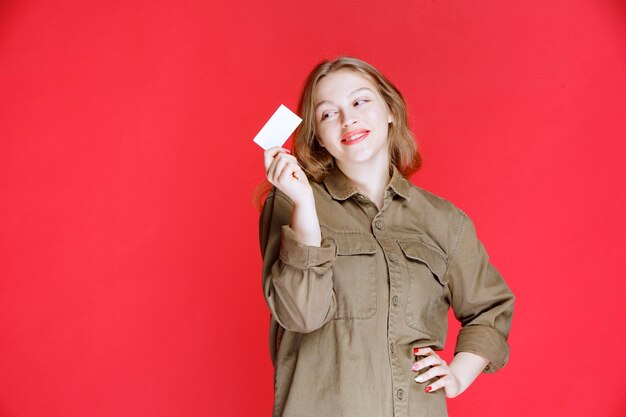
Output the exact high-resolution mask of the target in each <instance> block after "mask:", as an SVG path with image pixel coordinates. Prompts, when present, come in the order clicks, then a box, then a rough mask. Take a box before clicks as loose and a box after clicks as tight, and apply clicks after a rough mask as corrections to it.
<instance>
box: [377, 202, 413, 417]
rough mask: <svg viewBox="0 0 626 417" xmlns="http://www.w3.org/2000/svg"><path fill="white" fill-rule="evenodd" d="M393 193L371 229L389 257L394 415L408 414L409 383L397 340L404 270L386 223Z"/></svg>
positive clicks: (402, 415)
mask: <svg viewBox="0 0 626 417" xmlns="http://www.w3.org/2000/svg"><path fill="white" fill-rule="evenodd" d="M392 200H393V193H391V192H389V193H388V194H387V195H386V197H385V200H384V204H383V208H382V209H381V210H380V212H378V214H376V216H375V217H374V219H373V221H372V231H373V234H374V237H375V238H376V240H377V241H378V243H379V245H380V247H381V248H382V250H383V253H384V255H385V260H386V261H387V269H388V271H389V299H388V300H387V301H388V303H389V304H388V305H389V310H388V311H389V316H388V325H387V329H388V330H387V346H388V350H389V357H390V359H391V373H392V375H391V380H392V392H393V414H394V416H395V417H404V416H406V415H407V399H408V387H406V381H405V378H404V372H403V370H402V367H401V365H400V362H401V361H400V357H399V354H400V352H398V350H397V348H396V345H395V343H396V340H397V339H398V335H399V332H400V330H401V329H400V325H401V320H402V312H401V309H400V306H401V295H402V270H401V266H400V262H399V259H400V258H399V254H398V253H397V249H396V245H394V244H393V239H391V238H390V237H389V234H388V232H387V227H386V226H387V225H386V224H385V213H386V211H387V209H388V206H389V205H390V204H392Z"/></svg>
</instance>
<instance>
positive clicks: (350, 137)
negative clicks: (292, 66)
mask: <svg viewBox="0 0 626 417" xmlns="http://www.w3.org/2000/svg"><path fill="white" fill-rule="evenodd" d="M314 97H315V106H316V107H315V126H316V130H317V135H318V138H319V142H320V145H321V146H323V147H325V148H326V150H327V151H328V152H329V153H330V154H331V155H332V156H333V157H334V158H335V160H336V161H337V164H338V165H339V166H340V168H341V165H348V164H363V163H381V164H382V163H384V164H388V163H389V152H388V148H387V134H388V132H389V123H392V122H393V116H392V115H391V113H390V112H389V109H388V107H387V104H386V103H385V101H384V99H383V98H382V96H381V95H380V93H379V92H378V89H377V88H376V86H375V85H374V84H373V83H372V82H370V81H369V80H368V79H367V78H365V77H363V76H361V75H360V74H358V73H356V72H353V71H350V70H339V71H335V72H332V73H330V74H328V75H326V76H325V77H323V78H322V79H321V80H320V81H319V82H318V83H317V85H316V87H315V92H314Z"/></svg>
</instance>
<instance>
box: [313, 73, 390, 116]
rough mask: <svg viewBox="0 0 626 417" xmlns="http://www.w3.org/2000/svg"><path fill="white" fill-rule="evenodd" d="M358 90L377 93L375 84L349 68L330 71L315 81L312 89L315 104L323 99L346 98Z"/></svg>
mask: <svg viewBox="0 0 626 417" xmlns="http://www.w3.org/2000/svg"><path fill="white" fill-rule="evenodd" d="M357 90H358V91H361V90H363V91H367V90H370V91H371V92H373V93H375V94H376V93H377V88H376V86H375V85H374V84H373V83H372V82H371V81H370V80H368V79H367V78H366V77H364V76H363V75H361V74H359V73H356V72H354V71H350V70H339V71H334V72H331V73H330V74H328V75H326V76H324V77H323V78H322V79H320V80H319V81H318V82H317V85H316V86H315V91H314V98H315V105H316V107H317V105H318V104H319V103H321V102H323V101H332V100H333V99H336V100H337V99H342V98H347V97H349V96H350V95H352V94H353V93H355V92H357Z"/></svg>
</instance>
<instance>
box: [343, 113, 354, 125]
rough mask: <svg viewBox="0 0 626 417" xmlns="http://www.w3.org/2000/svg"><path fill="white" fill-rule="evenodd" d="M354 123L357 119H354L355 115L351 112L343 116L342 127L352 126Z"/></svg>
mask: <svg viewBox="0 0 626 417" xmlns="http://www.w3.org/2000/svg"><path fill="white" fill-rule="evenodd" d="M356 122H357V117H356V114H354V113H353V112H351V111H348V112H345V113H344V114H343V126H344V127H348V126H350V125H353V124H355V123H356Z"/></svg>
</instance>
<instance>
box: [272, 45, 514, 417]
mask: <svg viewBox="0 0 626 417" xmlns="http://www.w3.org/2000/svg"><path fill="white" fill-rule="evenodd" d="M298 113H299V114H300V115H301V117H302V119H303V122H302V124H301V125H300V127H299V128H298V130H297V131H296V135H295V140H294V146H293V151H294V152H293V155H292V154H291V152H290V151H289V150H287V149H284V148H279V147H276V148H271V149H268V150H267V151H266V152H265V155H264V159H265V169H266V173H267V179H268V181H269V182H270V183H271V184H272V185H274V188H273V189H272V191H271V192H270V193H269V194H268V196H267V199H266V200H265V204H264V206H263V210H262V213H261V218H260V241H261V252H262V255H263V290H264V295H265V299H266V301H267V304H268V306H269V309H270V311H271V321H270V353H271V357H272V362H273V364H274V367H275V397H274V412H273V415H274V417H278V416H294V417H307V416H310V417H320V416H324V417H331V416H344V417H348V416H372V417H374V416H375V417H387V416H388V417H392V416H395V417H399V416H410V417H416V416H446V415H447V412H446V397H455V396H457V395H459V394H461V393H462V392H463V391H464V390H466V389H467V387H468V386H469V385H470V384H471V383H472V382H473V381H474V379H475V378H476V377H477V376H478V375H479V374H480V373H481V372H485V373H490V372H494V371H496V370H498V369H499V368H501V367H502V366H504V365H505V363H506V362H507V360H508V357H509V347H508V344H507V337H508V333H509V328H510V325H511V318H512V314H513V304H514V296H513V294H512V293H511V291H510V290H509V288H508V287H507V285H506V284H505V282H504V281H503V280H502V277H501V276H500V274H499V273H498V272H497V271H496V269H495V268H494V267H493V266H492V265H491V264H490V263H489V257H488V255H487V253H486V252H485V249H484V247H483V245H482V244H481V243H480V241H479V240H478V239H477V237H476V231H475V229H474V225H473V223H472V221H471V220H470V219H469V218H468V216H467V215H466V214H465V213H464V212H463V211H461V210H460V209H458V208H457V207H455V206H454V205H453V204H452V203H450V202H449V201H446V200H444V199H442V198H440V197H438V196H436V195H434V194H432V193H429V192H427V191H425V190H423V189H421V188H419V187H416V186H415V185H413V184H412V183H411V182H409V181H408V180H407V178H408V177H409V176H410V175H411V174H413V173H414V172H415V171H416V170H417V169H418V168H419V166H420V157H419V153H418V152H417V149H416V145H415V141H414V139H413V136H412V135H411V133H410V131H409V128H408V123H407V113H406V105H405V102H404V100H403V98H402V96H401V94H400V92H399V91H398V90H397V89H396V87H395V86H394V85H393V84H392V83H391V82H390V81H389V80H387V79H386V78H385V77H384V76H383V75H381V74H380V72H378V71H377V70H376V69H375V68H373V67H372V66H371V65H369V64H367V63H365V62H363V61H360V60H358V59H355V58H350V57H340V58H338V59H336V60H334V61H324V62H322V63H321V64H319V65H318V66H317V67H316V68H315V69H314V70H313V71H312V73H311V74H310V75H309V77H308V79H307V81H306V83H305V86H304V89H303V92H302V96H301V99H300V104H299V108H298ZM450 306H451V307H452V309H453V311H454V314H455V316H456V318H457V319H458V320H459V321H460V322H461V325H462V329H461V331H460V332H459V335H458V340H457V343H456V347H455V351H454V353H455V355H454V359H453V360H452V361H451V362H450V363H449V364H448V363H446V362H445V361H444V360H443V359H441V358H440V357H439V355H438V354H437V352H436V351H437V350H441V349H442V348H443V347H444V344H445V339H446V334H447V317H448V316H447V312H448V309H449V308H450Z"/></svg>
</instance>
